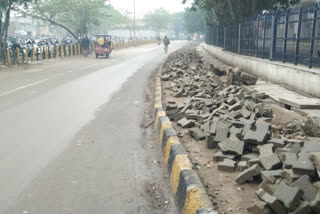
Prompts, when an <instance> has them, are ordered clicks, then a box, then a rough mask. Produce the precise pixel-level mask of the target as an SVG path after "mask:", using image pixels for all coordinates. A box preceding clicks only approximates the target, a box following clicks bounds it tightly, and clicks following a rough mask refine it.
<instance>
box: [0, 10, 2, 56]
mask: <svg viewBox="0 0 320 214" xmlns="http://www.w3.org/2000/svg"><path fill="white" fill-rule="evenodd" d="M1 58H2V12H1V13H0V59H1Z"/></svg>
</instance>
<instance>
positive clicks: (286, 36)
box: [282, 9, 289, 63]
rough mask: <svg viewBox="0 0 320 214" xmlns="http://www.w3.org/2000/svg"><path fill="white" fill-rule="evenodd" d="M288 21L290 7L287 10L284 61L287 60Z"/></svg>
mask: <svg viewBox="0 0 320 214" xmlns="http://www.w3.org/2000/svg"><path fill="white" fill-rule="evenodd" d="M288 21H289V9H288V10H287V11H286V18H285V27H284V38H283V50H282V62H283V63H285V62H286V55H287V42H288Z"/></svg>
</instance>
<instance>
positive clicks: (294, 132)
mask: <svg viewBox="0 0 320 214" xmlns="http://www.w3.org/2000/svg"><path fill="white" fill-rule="evenodd" d="M223 77H224V78H223ZM161 79H162V81H170V86H169V88H168V89H169V90H170V91H171V95H172V96H173V97H178V98H179V99H180V98H182V99H184V102H183V104H176V103H173V102H168V103H166V104H165V106H166V108H165V109H166V111H167V115H168V117H169V118H170V119H171V120H172V121H175V122H177V125H178V126H180V127H182V128H188V129H189V130H188V133H189V135H190V136H191V137H193V138H195V139H196V140H203V139H206V143H207V148H208V149H213V148H218V151H217V152H216V153H215V154H213V161H214V162H217V166H218V167H217V168H218V170H221V171H227V172H234V171H236V170H237V171H238V172H240V173H239V174H238V176H237V177H236V179H235V182H236V183H237V184H239V185H240V184H243V183H245V182H252V181H255V182H257V181H258V182H259V181H260V182H261V181H263V182H262V184H261V185H260V186H259V188H258V189H257V192H256V195H257V196H258V198H260V200H261V201H257V203H255V204H254V205H253V206H252V207H250V208H249V209H248V211H249V212H251V213H279V214H282V213H283V214H285V213H289V212H290V213H311V212H314V213H319V210H320V193H319V190H318V189H317V188H316V187H315V184H314V183H315V182H317V181H319V175H320V174H319V173H320V139H318V138H306V136H305V133H304V131H303V128H302V126H301V124H297V123H294V122H291V123H288V124H287V125H286V126H284V127H280V128H279V127H273V126H272V123H271V120H272V118H273V111H272V109H271V108H270V107H268V106H266V105H265V104H264V102H263V100H264V99H267V98H268V96H267V95H266V94H263V93H260V92H257V91H254V90H248V89H247V87H245V86H244V85H254V84H256V82H257V78H256V77H254V76H252V75H250V74H248V73H246V72H244V71H243V70H242V69H240V68H235V69H232V68H229V69H228V70H226V71H223V70H220V69H218V68H216V67H215V66H214V65H207V64H204V63H202V59H201V57H200V55H199V54H198V53H197V51H196V49H195V48H184V49H182V50H180V51H178V52H176V53H175V54H171V55H170V56H169V57H168V59H167V62H166V63H165V65H164V67H163V73H162V76H161ZM319 124H320V122H319V120H318V119H317V118H309V122H308V123H307V124H306V126H304V130H305V131H306V133H309V134H310V135H312V136H320V135H319V133H320V131H319ZM306 129H308V131H307V130H306Z"/></svg>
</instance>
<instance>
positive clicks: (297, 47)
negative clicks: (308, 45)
mask: <svg viewBox="0 0 320 214" xmlns="http://www.w3.org/2000/svg"><path fill="white" fill-rule="evenodd" d="M301 20H302V7H300V9H299V20H298V32H297V38H296V53H295V57H294V64H295V65H297V64H298V58H299V48H300V36H301V22H302V21H301Z"/></svg>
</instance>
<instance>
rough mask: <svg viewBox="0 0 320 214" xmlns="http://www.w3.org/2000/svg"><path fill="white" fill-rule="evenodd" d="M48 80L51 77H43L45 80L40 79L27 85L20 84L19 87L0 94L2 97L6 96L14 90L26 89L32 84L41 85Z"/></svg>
mask: <svg viewBox="0 0 320 214" xmlns="http://www.w3.org/2000/svg"><path fill="white" fill-rule="evenodd" d="M48 80H49V79H43V80H40V81H37V82H34V83H30V84H27V85H23V86H20V87H18V88H15V89H12V90H10V91H7V92H4V93H2V94H0V97H3V96H6V95H8V94H12V93H14V92H17V91H20V90H22V89H25V88H29V87H31V86H35V85H39V84H41V83H43V82H46V81H48Z"/></svg>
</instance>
